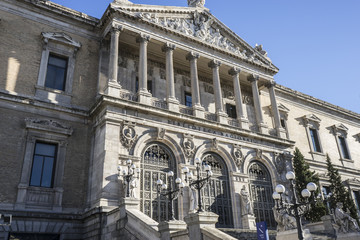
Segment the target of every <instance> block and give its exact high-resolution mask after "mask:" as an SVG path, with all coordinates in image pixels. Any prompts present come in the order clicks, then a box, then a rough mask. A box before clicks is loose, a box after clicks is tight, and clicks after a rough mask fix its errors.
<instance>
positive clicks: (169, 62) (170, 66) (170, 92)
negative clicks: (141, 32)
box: [162, 43, 176, 101]
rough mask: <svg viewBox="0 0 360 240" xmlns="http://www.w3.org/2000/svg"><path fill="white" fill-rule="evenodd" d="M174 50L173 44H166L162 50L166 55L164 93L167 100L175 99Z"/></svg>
mask: <svg viewBox="0 0 360 240" xmlns="http://www.w3.org/2000/svg"><path fill="white" fill-rule="evenodd" d="M174 49H175V45H174V44H170V43H166V44H165V45H164V46H163V48H162V50H163V52H165V54H166V93H167V100H168V101H169V99H176V98H175V81H174V60H173V52H174Z"/></svg>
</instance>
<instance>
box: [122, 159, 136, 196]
mask: <svg viewBox="0 0 360 240" xmlns="http://www.w3.org/2000/svg"><path fill="white" fill-rule="evenodd" d="M126 165H127V169H123V170H122V175H121V167H120V166H118V176H119V177H120V176H122V178H123V180H124V183H125V182H126V197H130V183H131V181H133V180H134V179H135V176H134V175H135V172H136V178H139V173H140V168H136V166H135V164H133V163H132V161H131V160H130V159H128V160H126ZM133 190H134V189H132V191H133ZM132 195H133V194H132Z"/></svg>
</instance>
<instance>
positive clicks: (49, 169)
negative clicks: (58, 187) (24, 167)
mask: <svg viewBox="0 0 360 240" xmlns="http://www.w3.org/2000/svg"><path fill="white" fill-rule="evenodd" d="M56 150H57V146H56V145H55V144H48V143H40V142H36V144H35V151H34V157H33V165H32V169H31V177H30V186H36V187H52V182H53V175H54V174H53V173H54V166H55V156H56Z"/></svg>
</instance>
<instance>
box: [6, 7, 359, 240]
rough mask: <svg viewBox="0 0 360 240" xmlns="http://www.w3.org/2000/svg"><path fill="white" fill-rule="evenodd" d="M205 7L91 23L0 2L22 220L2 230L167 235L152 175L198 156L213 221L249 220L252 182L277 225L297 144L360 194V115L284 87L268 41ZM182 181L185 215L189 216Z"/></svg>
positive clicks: (11, 178)
mask: <svg viewBox="0 0 360 240" xmlns="http://www.w3.org/2000/svg"><path fill="white" fill-rule="evenodd" d="M204 3H205V1H189V5H190V6H189V7H166V6H157V7H155V6H146V5H136V4H132V3H131V2H129V1H114V2H113V3H111V4H110V5H109V8H108V10H107V11H106V12H105V14H104V16H103V18H102V19H95V18H92V17H90V16H87V15H86V14H84V13H79V12H77V11H74V10H71V9H68V8H65V7H63V6H60V5H57V4H54V3H52V2H49V1H30V0H16V1H12V0H0V20H1V21H0V42H1V44H0V52H1V55H0V113H1V118H0V126H1V127H0V152H1V159H0V169H1V171H0V180H1V183H2V186H1V189H0V213H6V214H12V216H13V222H12V224H11V225H10V226H0V240H2V239H8V238H9V236H18V237H19V236H20V235H21V234H23V236H25V235H26V234H28V236H30V235H31V234H40V235H41V234H52V235H51V236H52V237H54V239H123V238H126V239H142V238H144V237H146V236H147V237H149V236H151V238H153V239H159V238H160V237H161V236H160V235H161V234H160V231H159V229H163V228H164V226H162V227H161V228H160V226H159V228H158V226H157V224H158V222H157V220H158V217H159V215H158V212H157V205H156V204H157V200H156V184H155V182H156V180H157V179H158V178H164V179H165V181H168V180H167V179H166V177H164V176H165V174H166V171H168V170H172V171H174V172H175V175H176V176H177V177H180V178H182V180H183V181H185V175H184V174H183V172H182V169H183V168H184V167H188V168H189V169H190V171H192V172H193V173H194V174H195V172H196V171H195V165H194V159H195V158H200V159H202V160H204V161H206V162H207V163H208V164H209V165H211V167H212V169H213V172H214V177H213V178H212V180H211V184H210V185H208V186H207V188H206V189H207V190H206V191H204V192H203V193H202V194H203V199H204V207H205V208H207V209H209V210H212V211H215V212H216V213H217V214H218V215H219V220H218V223H217V225H216V227H219V228H222V227H225V228H231V229H234V230H233V231H234V232H236V233H237V234H236V235H237V236H248V235H249V233H250V232H251V230H252V229H254V227H255V226H254V221H253V219H254V216H252V215H249V214H245V213H243V212H242V211H241V209H242V207H241V200H240V194H241V191H242V189H244V190H246V191H247V192H248V193H249V197H250V202H251V203H252V205H253V206H252V207H253V209H254V214H255V217H256V221H260V220H261V221H264V220H266V221H267V222H268V225H269V227H270V228H273V229H274V227H275V221H274V220H273V217H272V211H271V208H272V206H273V200H272V199H271V193H272V191H273V190H272V189H273V187H274V186H276V184H278V183H284V181H285V173H286V172H287V171H289V170H291V169H292V164H291V153H292V152H293V150H294V148H295V147H298V148H299V149H300V150H301V152H302V153H303V154H304V156H305V158H306V160H307V162H308V163H309V164H310V166H311V167H312V169H313V170H315V171H316V172H318V173H319V174H320V176H321V184H322V185H323V186H327V185H328V181H327V178H326V176H325V173H326V164H325V154H326V153H328V154H329V156H330V158H331V159H332V161H333V163H334V165H335V166H336V167H337V168H338V169H339V171H340V173H341V175H342V178H343V180H346V184H347V185H348V186H349V189H350V190H351V191H352V193H353V197H354V201H357V203H358V204H359V203H360V199H359V198H360V178H359V176H358V172H359V170H360V148H359V146H360V115H359V114H356V113H353V112H350V111H348V110H345V109H342V108H339V107H337V106H334V105H331V104H329V103H326V102H323V101H321V100H318V99H315V98H313V97H310V96H308V95H305V94H302V93H299V92H297V91H293V90H291V89H288V88H286V87H284V86H280V85H276V84H275V82H274V75H275V74H276V73H277V72H278V68H277V67H276V66H275V65H274V64H273V63H272V62H271V60H270V59H269V58H268V57H267V54H266V52H265V51H264V50H263V49H262V47H261V46H256V47H255V48H253V47H251V46H250V45H249V44H247V43H246V42H244V41H243V40H242V39H241V38H240V37H238V36H236V35H235V34H234V33H233V32H232V31H231V30H230V29H228V28H227V27H226V26H225V25H224V24H223V23H221V22H219V21H218V20H217V19H216V18H215V17H214V16H212V15H211V13H210V12H209V10H208V9H206V8H205V7H204ZM53 55H54V56H62V57H63V58H65V59H66V61H67V67H66V69H65V84H64V88H63V89H61V90H58V89H54V88H50V87H46V81H47V80H46V77H47V74H48V69H49V66H50V65H49V61H48V59H49V56H53ZM314 132H315V134H316V135H317V136H315V138H316V137H317V145H316V144H313V141H314V140H313V139H314ZM37 143H49V144H52V145H54V146H56V149H57V151H56V155H55V157H54V159H55V162H54V170H53V172H52V178H51V179H52V183H51V187H41V186H37V185H36V184H35V185H34V184H31V183H30V178H31V176H32V175H31V174H32V173H33V171H35V170H34V167H33V165H34V158H35V150H34V149H35V146H36V144H37ZM344 148H345V149H344ZM344 151H347V154H346V152H344ZM128 159H131V160H132V162H133V163H134V164H135V165H136V167H137V168H140V169H141V172H140V174H139V183H138V187H137V188H136V192H135V196H137V197H138V198H139V200H136V201H132V202H131V203H129V204H130V205H127V204H128V203H126V202H125V203H124V202H123V199H124V197H125V196H124V193H125V191H124V180H123V178H122V176H121V175H122V170H124V169H127V166H126V160H128ZM185 185H186V186H185V188H184V192H183V195H182V196H180V197H179V198H178V199H177V201H176V206H175V213H176V217H177V219H179V220H181V221H182V220H184V219H187V218H188V216H189V214H190V213H191V212H190V203H191V199H190V195H191V189H190V188H189V187H188V186H187V184H185ZM243 187H245V188H243ZM162 203H163V204H165V205H162V206H163V208H162V210H161V216H162V217H163V218H164V219H163V220H166V218H167V214H168V211H167V210H166V207H167V206H168V205H167V203H166V201H163V202H162ZM127 206H131V207H130V208H129V207H127ZM249 219H252V220H251V221H250V220H249ZM180 225H181V224H180ZM139 229H142V231H139ZM179 229H180V228H179ZM181 229H182V228H181ZM198 230H199V229H198ZM161 231H163V230H161ZM184 231H185V232H184ZM209 231H210V230H204V229H202V230H199V231H198V233H199V234H205V235H203V236H205V237H206V238H209V239H212V238H211V236H212V235H213V234H215V233H216V231H218V230H217V229H215V230H212V231H213V232H211V231H210V232H209ZM214 232H215V233H214ZM19 234H20V235H19ZM24 234H25V235H24ZM167 234H168V235H166V236H171V237H172V238H173V239H186V236H187V235H186V234H187V233H186V230H184V229H182V230H179V231H178V232H174V231H173V232H167ZM42 236H45V235H42ZM164 236H165V235H164ZM164 236H162V238H163V239H164V238H166V237H164ZM20 238H21V236H20ZM229 239H230V238H229Z"/></svg>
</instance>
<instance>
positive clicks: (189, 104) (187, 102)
mask: <svg viewBox="0 0 360 240" xmlns="http://www.w3.org/2000/svg"><path fill="white" fill-rule="evenodd" d="M185 106H187V107H192V97H191V93H188V92H185Z"/></svg>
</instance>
